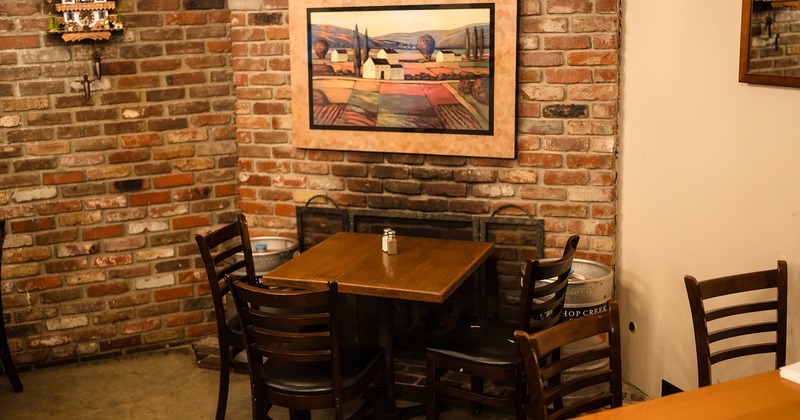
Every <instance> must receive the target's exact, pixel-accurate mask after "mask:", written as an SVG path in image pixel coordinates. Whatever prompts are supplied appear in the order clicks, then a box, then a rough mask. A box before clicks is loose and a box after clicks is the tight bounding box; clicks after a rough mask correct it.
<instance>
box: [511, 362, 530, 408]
mask: <svg viewBox="0 0 800 420" xmlns="http://www.w3.org/2000/svg"><path fill="white" fill-rule="evenodd" d="M514 382H515V386H514V388H515V390H514V399H515V401H516V412H517V420H525V419H526V418H527V415H528V413H527V405H528V404H527V403H528V385H527V383H526V382H525V376H524V373H523V372H522V365H518V366H517V368H516V369H515V372H514Z"/></svg>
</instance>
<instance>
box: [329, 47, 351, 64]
mask: <svg viewBox="0 0 800 420" xmlns="http://www.w3.org/2000/svg"><path fill="white" fill-rule="evenodd" d="M331 61H332V62H334V63H346V62H348V61H350V58H349V57H348V56H347V50H346V49H344V48H337V49H335V50H333V52H332V53H331Z"/></svg>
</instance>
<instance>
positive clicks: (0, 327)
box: [0, 220, 22, 392]
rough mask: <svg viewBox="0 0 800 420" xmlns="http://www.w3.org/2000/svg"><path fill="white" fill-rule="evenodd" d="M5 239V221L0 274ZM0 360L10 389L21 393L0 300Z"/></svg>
mask: <svg viewBox="0 0 800 420" xmlns="http://www.w3.org/2000/svg"><path fill="white" fill-rule="evenodd" d="M5 239H6V221H5V220H0V273H2V270H3V242H4V241H5ZM0 334H2V336H0V358H2V359H3V369H4V370H5V371H6V375H8V379H9V380H10V381H11V388H12V389H14V392H20V391H22V381H20V380H19V375H18V374H17V368H16V367H14V360H12V359H11V349H9V348H8V337H6V320H5V317H4V315H3V299H0Z"/></svg>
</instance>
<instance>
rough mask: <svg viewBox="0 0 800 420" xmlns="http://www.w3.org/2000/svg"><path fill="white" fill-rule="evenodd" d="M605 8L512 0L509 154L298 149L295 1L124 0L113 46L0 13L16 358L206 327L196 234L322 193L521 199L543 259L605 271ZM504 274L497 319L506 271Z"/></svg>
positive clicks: (133, 343)
mask: <svg viewBox="0 0 800 420" xmlns="http://www.w3.org/2000/svg"><path fill="white" fill-rule="evenodd" d="M617 2H618V0H594V1H591V0H542V1H529V0H525V1H522V2H520V18H519V28H520V29H519V33H520V38H519V55H518V64H519V75H518V77H519V91H518V101H517V102H518V120H517V121H516V123H517V125H518V135H517V137H518V140H517V158H516V159H512V160H503V159H484V158H462V157H447V156H428V155H403V154H384V153H363V152H357V151H353V152H338V151H322V150H300V149H295V148H293V147H292V146H291V143H290V133H291V118H290V115H289V109H290V101H291V97H290V92H291V89H290V85H289V74H290V65H291V63H290V61H289V55H288V49H289V28H288V17H287V5H288V0H229V1H228V2H227V5H226V4H223V2H222V0H138V1H136V0H134V1H131V2H128V1H125V2H120V3H119V5H120V9H121V10H120V11H121V13H122V14H123V17H124V20H125V22H126V25H127V29H126V30H125V31H124V33H123V34H122V35H119V36H115V37H114V38H112V39H111V40H110V41H105V42H96V43H92V42H81V43H78V44H69V45H65V44H64V43H63V42H62V41H60V40H59V39H58V38H55V37H52V36H50V35H46V34H44V31H45V30H46V27H47V12H48V11H49V9H47V8H48V7H49V5H48V4H47V3H46V2H43V1H40V0H21V1H17V2H13V3H9V2H6V3H0V66H2V71H0V111H2V113H1V114H0V218H5V219H8V220H9V222H10V226H11V229H10V231H11V234H10V236H9V237H8V239H7V241H6V247H5V254H4V256H3V259H4V260H3V273H2V283H0V284H2V293H3V305H4V317H5V319H6V322H7V328H8V332H9V335H10V344H11V347H12V351H13V352H14V358H15V360H17V362H18V363H23V364H27V363H51V362H60V361H64V360H73V359H76V358H88V357H99V356H103V355H107V354H116V353H119V352H123V351H129V350H138V349H143V348H150V347H153V346H164V345H168V344H170V345H171V344H176V343H182V342H186V341H189V340H192V339H194V338H195V337H198V336H202V335H207V334H212V333H213V332H214V326H213V324H212V323H211V322H212V320H211V317H210V299H208V297H207V296H206V291H205V285H204V282H205V279H204V277H203V275H202V273H201V272H200V270H199V267H200V265H199V261H198V260H197V259H196V251H195V245H194V241H193V238H192V235H193V234H194V233H198V232H205V231H207V230H209V229H211V228H212V227H213V226H215V225H217V224H219V223H224V222H227V221H229V220H231V215H232V214H233V212H235V211H237V210H238V209H239V208H241V210H242V211H244V212H245V213H246V214H247V216H248V219H249V221H250V224H251V226H252V228H253V229H254V230H255V232H254V234H255V235H288V236H294V235H296V231H295V214H294V209H295V206H297V205H301V204H302V203H304V202H305V201H306V200H307V199H308V198H309V197H311V196H313V195H316V194H326V195H328V196H330V197H332V198H333V199H335V200H336V201H337V202H338V203H339V204H340V205H342V206H346V207H350V208H356V209H359V208H367V209H387V210H407V211H427V212H434V213H440V214H456V215H489V214H491V213H492V212H493V210H494V209H496V208H498V207H499V206H501V205H504V204H515V205H520V206H523V207H524V208H525V209H527V211H528V212H530V213H531V214H533V215H534V216H535V217H538V218H541V219H543V220H544V222H545V245H546V249H545V255H546V256H554V255H556V254H557V253H558V252H559V248H561V247H562V246H563V244H564V242H565V241H566V239H567V237H568V236H569V235H570V234H572V233H579V234H581V236H582V240H581V244H580V251H579V254H578V256H579V257H580V258H587V259H592V260H597V261H600V262H603V263H606V264H609V265H611V264H613V262H614V247H615V223H614V219H615V189H616V188H615V185H616V175H615V174H616V170H615V151H616V126H617V119H616V118H617V109H616V107H617V100H618V95H619V92H618V31H619V10H618V4H617ZM43 8H44V10H43ZM228 10H230V11H228ZM95 48H97V50H98V51H99V52H100V53H101V56H102V57H103V71H104V75H103V78H102V80H101V81H96V82H95V83H94V85H93V89H94V92H93V94H92V98H91V99H89V100H86V99H84V98H83V96H82V95H83V92H82V88H81V86H80V84H78V83H77V82H78V81H79V80H80V79H82V77H83V74H84V73H86V72H87V71H88V69H89V63H90V59H91V54H92V52H93V51H94V50H95ZM505 123H508V124H513V123H514V122H512V121H508V122H505ZM237 158H238V174H237V172H236V169H237ZM508 237H513V235H509V236H508ZM518 257H519V256H518V255H516V256H515V255H511V256H509V255H505V256H504V258H506V259H508V260H510V261H513V260H514V259H515V258H518ZM500 267H505V269H504V271H503V272H501V274H502V275H503V276H504V278H503V279H501V280H504V281H503V284H504V285H505V287H504V289H503V292H502V295H501V301H502V302H500V305H501V306H502V305H505V306H506V307H507V308H509V311H510V310H511V309H510V308H513V306H514V303H515V300H514V299H515V297H516V293H515V290H514V289H513V286H512V285H513V284H514V282H515V278H516V277H515V271H514V270H515V269H516V268H515V267H514V266H513V265H511V264H509V265H508V266H503V265H501V266H500Z"/></svg>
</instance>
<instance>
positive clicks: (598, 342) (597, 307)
mask: <svg viewBox="0 0 800 420" xmlns="http://www.w3.org/2000/svg"><path fill="white" fill-rule="evenodd" d="M572 270H573V273H572V275H571V276H570V278H569V281H568V283H567V295H566V298H565V299H564V314H563V315H562V319H564V320H567V319H573V318H578V317H582V316H586V315H591V314H593V313H597V312H602V311H607V310H608V301H609V300H610V299H612V298H613V297H614V273H613V272H612V271H611V267H609V266H607V265H605V264H601V263H598V262H595V261H590V260H579V259H575V260H573V261H572ZM607 341H608V334H598V335H596V336H594V337H589V338H585V339H583V340H580V341H576V342H574V343H572V344H569V345H566V346H564V347H563V348H562V349H561V354H562V356H566V355H569V354H574V353H578V352H582V351H586V350H591V349H594V348H598V347H604V346H606V345H607ZM607 367H608V360H605V361H600V362H593V363H587V364H583V365H580V366H576V367H574V368H572V369H569V370H566V371H564V373H562V376H561V379H562V381H566V380H568V379H570V378H572V377H575V376H582V375H585V374H588V373H592V372H593V371H596V370H603V369H606V368H607ZM608 391H609V387H608V384H599V385H593V386H590V387H587V388H583V389H581V390H578V391H577V392H574V393H572V394H569V395H567V396H565V397H564V404H565V405H569V404H571V403H574V402H575V401H577V400H580V399H583V398H587V397H591V396H595V395H600V394H602V393H604V392H608Z"/></svg>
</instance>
